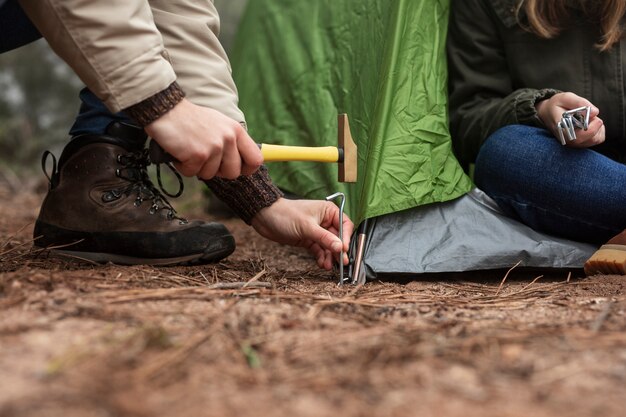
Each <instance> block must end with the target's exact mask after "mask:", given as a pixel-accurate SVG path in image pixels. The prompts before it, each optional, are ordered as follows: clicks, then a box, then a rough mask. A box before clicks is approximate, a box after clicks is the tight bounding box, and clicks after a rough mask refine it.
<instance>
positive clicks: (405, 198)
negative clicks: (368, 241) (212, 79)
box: [231, 0, 472, 223]
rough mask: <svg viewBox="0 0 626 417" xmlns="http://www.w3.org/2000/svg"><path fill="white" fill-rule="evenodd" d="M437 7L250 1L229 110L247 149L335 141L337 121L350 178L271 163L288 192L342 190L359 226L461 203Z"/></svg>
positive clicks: (432, 3) (325, 168) (374, 1)
mask: <svg viewBox="0 0 626 417" xmlns="http://www.w3.org/2000/svg"><path fill="white" fill-rule="evenodd" d="M448 8H449V1H448V0H315V1H302V0H253V1H250V2H249V5H248V8H247V10H246V13H245V14H244V16H243V18H242V21H241V23H240V30H239V33H238V36H237V41H236V44H235V48H234V52H233V54H232V55H231V59H232V65H233V70H234V76H235V81H236V83H237V86H238V88H239V95H240V105H241V108H242V109H243V110H244V112H245V114H246V119H247V123H248V127H249V130H250V133H251V135H252V137H254V138H255V140H256V141H257V142H264V143H274V144H288V145H300V146H328V145H336V144H337V114H338V113H347V114H348V116H349V118H350V126H351V130H352V135H353V137H354V139H355V141H356V142H357V145H358V147H359V158H358V160H359V166H358V168H359V180H358V182H357V183H356V184H341V183H338V182H337V166H336V165H335V164H320V163H311V162H273V163H269V164H268V167H269V169H270V173H271V175H272V178H273V179H274V181H275V182H276V183H277V184H278V185H279V186H280V187H282V188H283V189H285V190H287V191H290V192H292V193H295V194H297V195H300V196H303V197H307V198H314V199H323V198H324V197H326V196H327V195H330V194H332V193H334V192H337V191H342V192H345V193H346V197H347V201H346V211H347V213H348V214H349V215H350V216H351V218H352V219H353V220H354V221H355V223H359V222H360V221H361V220H363V219H365V218H370V217H374V216H379V215H383V214H388V213H393V212H397V211H401V210H405V209H409V208H412V207H417V206H422V205H426V204H429V203H435V202H444V201H449V200H452V199H455V198H457V197H460V196H462V195H464V194H465V193H466V192H467V191H469V190H470V189H471V187H472V184H471V181H470V179H469V178H468V177H467V176H466V175H465V174H464V173H463V170H462V169H461V167H460V166H459V164H458V163H457V161H456V159H455V157H454V156H453V154H452V150H451V142H450V137H449V133H448V128H447V92H446V84H447V75H446V58H445V37H446V30H447V16H448Z"/></svg>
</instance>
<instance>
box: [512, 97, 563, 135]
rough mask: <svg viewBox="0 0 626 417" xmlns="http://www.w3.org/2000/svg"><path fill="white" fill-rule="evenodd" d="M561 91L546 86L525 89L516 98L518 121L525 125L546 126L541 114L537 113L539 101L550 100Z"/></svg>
mask: <svg viewBox="0 0 626 417" xmlns="http://www.w3.org/2000/svg"><path fill="white" fill-rule="evenodd" d="M560 92H561V91H559V90H555V89H553V88H544V89H541V90H532V89H524V90H521V92H520V94H519V95H518V96H517V97H516V100H515V113H516V117H517V122H518V123H520V124H524V125H531V126H537V127H545V126H544V124H543V122H542V121H541V119H540V118H539V115H538V114H537V107H536V105H537V103H539V102H540V101H543V100H548V99H549V98H551V97H552V96H554V95H555V94H558V93H560Z"/></svg>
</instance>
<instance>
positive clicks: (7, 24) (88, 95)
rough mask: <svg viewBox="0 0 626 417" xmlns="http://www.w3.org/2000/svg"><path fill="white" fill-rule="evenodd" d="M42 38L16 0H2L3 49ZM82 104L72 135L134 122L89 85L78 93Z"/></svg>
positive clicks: (0, 47)
mask: <svg viewBox="0 0 626 417" xmlns="http://www.w3.org/2000/svg"><path fill="white" fill-rule="evenodd" d="M39 38H41V34H40V33H39V31H38V30H37V29H36V28H35V26H34V25H33V24H32V23H31V21H30V19H28V17H27V16H26V14H25V13H24V11H23V10H22V8H21V7H20V5H19V4H18V3H17V1H16V0H4V1H3V0H0V53H3V52H7V51H10V50H12V49H15V48H18V47H20V46H24V45H26V44H28V43H30V42H32V41H35V40H37V39H39ZM79 97H80V99H81V106H80V110H79V112H78V116H76V121H75V122H74V125H73V126H72V128H71V130H70V135H72V136H75V135H79V134H83V133H91V134H103V133H104V132H105V131H106V128H107V126H108V125H109V124H110V123H111V122H113V121H122V122H127V123H131V120H130V119H129V118H128V117H127V116H126V115H125V114H123V113H116V114H113V113H111V112H110V111H109V110H108V109H107V108H106V106H105V105H104V104H103V103H102V101H100V99H98V98H97V97H96V96H95V95H94V94H93V93H92V92H91V91H89V90H88V89H87V88H85V89H83V90H82V91H81V92H80V95H79Z"/></svg>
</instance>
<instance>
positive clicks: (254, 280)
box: [243, 268, 271, 288]
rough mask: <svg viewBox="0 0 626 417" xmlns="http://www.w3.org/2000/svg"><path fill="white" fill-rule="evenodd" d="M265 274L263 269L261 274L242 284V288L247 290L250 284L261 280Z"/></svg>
mask: <svg viewBox="0 0 626 417" xmlns="http://www.w3.org/2000/svg"><path fill="white" fill-rule="evenodd" d="M266 272H267V270H266V269H265V268H263V270H262V271H261V272H259V273H258V274H256V275H255V276H253V277H252V278H250V280H249V281H248V282H246V283H245V284H244V286H243V288H247V287H249V286H250V285H251V284H254V283H255V282H256V281H257V280H258V279H259V278H261V277H262V276H263V275H265V273H266ZM268 284H269V283H268ZM270 287H271V284H270Z"/></svg>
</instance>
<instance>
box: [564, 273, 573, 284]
mask: <svg viewBox="0 0 626 417" xmlns="http://www.w3.org/2000/svg"><path fill="white" fill-rule="evenodd" d="M570 278H572V271H569V272H568V274H567V280H566V281H565V282H566V283H567V284H569V280H570Z"/></svg>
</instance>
